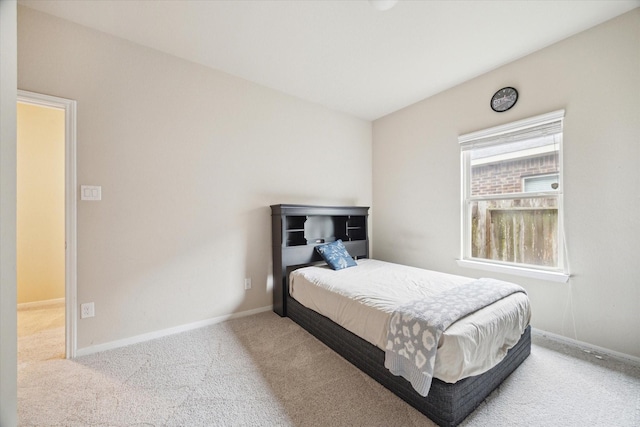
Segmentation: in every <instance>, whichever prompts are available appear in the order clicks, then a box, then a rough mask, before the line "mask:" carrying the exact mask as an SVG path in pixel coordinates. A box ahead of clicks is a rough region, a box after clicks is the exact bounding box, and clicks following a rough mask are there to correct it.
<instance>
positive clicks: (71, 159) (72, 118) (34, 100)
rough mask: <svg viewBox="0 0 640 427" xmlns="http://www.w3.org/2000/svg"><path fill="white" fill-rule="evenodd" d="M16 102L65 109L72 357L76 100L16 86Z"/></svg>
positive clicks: (70, 343)
mask: <svg viewBox="0 0 640 427" xmlns="http://www.w3.org/2000/svg"><path fill="white" fill-rule="evenodd" d="M18 102H22V103H25V104H33V105H40V106H43V107H50V108H59V109H63V110H64V112H65V114H64V117H65V132H64V135H65V144H64V147H65V167H64V170H65V177H64V182H65V201H64V204H65V215H64V216H65V242H66V253H65V276H64V277H65V336H66V339H65V342H66V348H65V354H66V357H67V359H73V358H74V357H76V350H77V348H78V339H77V319H78V304H77V300H78V296H77V277H78V267H77V256H78V252H77V185H76V179H77V178H76V101H74V100H71V99H65V98H59V97H57V96H50V95H43V94H40V93H34V92H27V91H24V90H19V89H18Z"/></svg>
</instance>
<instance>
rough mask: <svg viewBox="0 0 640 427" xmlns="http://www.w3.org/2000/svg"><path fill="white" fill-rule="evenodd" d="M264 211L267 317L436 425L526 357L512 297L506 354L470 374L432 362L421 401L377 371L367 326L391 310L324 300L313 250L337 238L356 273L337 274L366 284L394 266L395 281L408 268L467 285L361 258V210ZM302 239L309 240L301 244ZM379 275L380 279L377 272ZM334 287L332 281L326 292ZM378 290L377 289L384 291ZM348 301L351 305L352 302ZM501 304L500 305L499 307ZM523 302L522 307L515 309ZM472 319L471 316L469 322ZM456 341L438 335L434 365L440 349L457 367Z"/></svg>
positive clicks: (523, 329) (374, 338) (379, 362)
mask: <svg viewBox="0 0 640 427" xmlns="http://www.w3.org/2000/svg"><path fill="white" fill-rule="evenodd" d="M271 208H272V232H273V259H274V311H276V312H277V313H278V314H280V315H281V316H288V317H289V318H291V319H292V320H293V321H294V322H296V323H297V324H299V325H300V326H302V327H303V328H304V329H306V330H307V331H309V332H310V333H311V334H313V335H314V336H315V337H317V338H318V339H319V340H320V341H322V342H323V343H325V344H326V345H327V346H329V347H330V348H332V349H333V350H334V351H336V352H337V353H339V354H340V355H341V356H343V357H344V358H345V359H347V360H348V361H349V362H351V363H352V364H354V365H355V366H356V367H358V368H359V369H361V370H362V371H363V372H365V373H366V374H368V375H369V376H371V377H372V378H373V379H375V380H376V381H378V382H379V383H381V384H382V385H383V386H385V387H386V388H388V389H389V390H391V391H392V392H393V393H395V394H396V395H397V396H399V397H400V398H401V399H403V400H404V401H406V402H407V403H409V404H410V405H411V406H413V407H414V408H416V409H417V410H419V411H420V412H422V413H423V414H425V415H426V416H427V417H429V418H430V419H431V420H433V421H434V422H435V423H437V424H439V425H441V426H455V425H458V424H459V423H461V422H462V421H463V420H464V418H466V417H467V416H468V415H469V414H470V413H471V412H473V410H474V409H475V408H476V407H477V406H478V405H479V404H480V403H481V402H482V401H483V400H484V399H485V398H486V397H487V396H488V395H489V394H490V393H491V392H492V391H493V390H494V389H495V388H496V387H497V386H498V385H499V384H500V383H501V382H502V381H503V380H504V379H505V378H506V377H507V376H508V375H509V374H510V373H511V372H513V371H514V370H515V369H516V368H517V367H518V366H519V365H520V364H521V363H522V362H523V361H524V360H525V359H526V357H527V356H528V355H529V353H530V348H531V337H530V327H529V326H528V320H529V318H528V316H529V313H528V302H527V303H526V304H524V303H523V302H522V296H521V295H519V296H518V297H516V298H515V299H517V300H518V301H519V303H518V304H520V306H521V310H522V311H523V313H522V314H521V318H520V320H519V321H518V322H519V323H518V325H515V326H514V330H516V331H517V332H513V331H511V332H510V335H509V336H508V337H507V338H505V339H506V341H508V342H507V344H505V346H506V347H510V349H509V350H508V351H507V350H506V347H505V349H504V351H506V355H504V354H499V355H497V356H495V355H494V356H487V358H488V359H491V358H492V357H493V358H494V359H496V360H488V361H487V360H484V359H485V357H479V358H477V359H478V360H476V362H478V363H476V366H471V368H465V367H464V366H461V364H460V363H457V362H456V363H453V364H452V366H453V367H452V366H446V367H444V368H443V367H442V366H438V365H437V364H436V365H437V366H436V372H435V373H434V378H433V381H432V382H431V386H430V389H429V391H428V395H427V396H426V397H423V396H421V395H420V394H418V392H416V390H415V389H414V388H413V386H412V385H411V384H410V383H409V381H407V380H406V379H405V378H403V377H401V376H396V375H393V374H392V373H391V372H390V371H389V370H387V369H386V368H385V367H384V365H385V351H384V350H383V349H382V348H381V347H383V346H384V343H383V341H384V336H383V332H384V331H380V330H379V329H380V328H379V327H375V326H372V325H376V324H378V325H379V324H384V323H385V322H387V319H388V316H389V312H390V309H389V308H388V307H386V308H383V309H382V310H378V311H379V312H382V314H379V313H378V314H377V315H376V314H375V310H374V311H371V310H370V308H367V307H364V308H363V307H361V304H360V303H359V302H357V303H353V297H349V296H345V295H342V293H344V292H343V291H338V294H340V295H339V298H347V300H344V301H343V302H340V301H339V300H338V301H337V302H336V301H335V300H334V301H331V300H328V301H325V298H324V297H325V296H326V295H325V294H327V295H328V294H330V293H331V292H327V290H326V289H323V288H314V287H313V286H311V285H316V284H315V283H313V282H316V281H319V282H322V277H323V276H327V275H328V277H330V278H331V277H334V276H335V275H332V270H329V269H328V268H327V267H326V266H324V263H323V262H322V258H321V257H320V255H319V254H318V252H317V251H316V250H315V249H316V246H318V245H323V244H325V243H327V242H332V241H335V240H338V239H340V240H344V246H345V248H346V249H347V250H348V251H349V254H350V255H352V256H353V258H355V259H356V260H357V261H356V262H357V263H358V266H357V267H355V268H349V269H345V270H342V271H343V272H347V274H346V275H345V274H342V276H345V277H346V276H349V277H352V276H353V277H355V276H357V275H358V274H359V272H364V275H365V276H367V275H369V279H365V280H371V278H372V277H383V276H384V275H385V274H391V273H389V272H390V271H391V272H393V271H395V270H394V269H398V268H400V269H401V270H400V271H402V273H401V274H400V275H403V274H405V273H407V271H406V269H407V268H408V269H409V270H415V271H409V273H412V274H413V273H416V274H418V276H420V275H421V274H422V275H426V277H427V279H425V280H427V281H432V282H434V283H438V282H439V281H444V282H447V281H448V282H449V283H448V284H449V285H450V284H457V283H461V282H462V281H464V280H470V279H467V278H463V277H461V276H452V275H443V274H442V273H436V272H428V271H426V270H420V269H412V268H411V267H404V266H397V265H396V264H388V263H384V262H381V261H377V260H370V259H368V258H369V251H368V234H367V233H366V229H367V223H366V222H367V214H368V208H366V207H323V206H304V205H273V206H272V207H271ZM307 222H309V224H310V226H309V227H307V226H306V225H305V224H306V223H307ZM363 229H364V231H363ZM353 231H355V232H353ZM296 236H297V237H296ZM301 236H306V237H308V238H301ZM385 271H386V272H387V273H384V272H385ZM381 272H382V273H381ZM333 273H336V272H333ZM394 274H395V273H394ZM394 274H392V275H394ZM386 280H387V278H386V277H384V278H381V280H380V282H381V283H382V282H385V281H386ZM445 284H446V283H445ZM334 285H335V283H331V284H330V286H329V287H333V286H334ZM379 285H380V284H379ZM380 286H382V287H384V285H380ZM443 286H444V285H443ZM318 289H320V290H318ZM374 294H375V292H374ZM379 296H380V295H374V297H373V298H374V300H376V301H378V304H375V303H374V304H373V305H378V306H380V305H381V306H383V307H384V306H385V304H386V302H380V300H379V298H378V297H379ZM296 298H297V299H296ZM349 298H351V302H349ZM509 298H511V297H509ZM355 299H356V301H357V300H358V297H356V298H355ZM505 299H506V298H505ZM525 299H526V297H525ZM502 303H503V304H504V301H502ZM523 304H524V308H522V307H523ZM348 305H352V306H354V305H355V306H356V312H358V310H360V311H359V312H358V315H357V316H355V320H354V317H351V318H347V319H346V320H345V319H341V318H340V314H341V313H344V312H345V311H348V310H346V309H345V307H346V306H348ZM332 307H334V309H332ZM335 307H340V309H335ZM379 308H380V307H378V309H379ZM482 310H483V313H481V314H480V315H479V316H480V317H482V316H483V315H489V316H491V313H490V312H491V308H487V309H482ZM487 313H488V314H487ZM476 315H477V314H476V313H474V314H473V315H471V316H468V317H472V316H476ZM375 316H378V318H375ZM385 316H386V317H385ZM358 317H365V318H367V319H368V321H367V322H364V326H363V325H362V324H361V325H358V321H357V319H358ZM463 320H465V319H463ZM461 322H462V321H461ZM461 328H462V330H464V325H463V326H462V327H460V326H459V325H457V323H456V324H454V325H452V327H451V328H450V329H453V330H454V332H455V330H456V329H461ZM500 329H502V327H500ZM354 332H355V333H354ZM462 335H464V333H463V334H462ZM459 339H460V337H457V336H456V334H455V333H453V334H451V336H445V335H443V337H442V340H441V344H440V346H439V350H438V352H439V353H438V354H439V356H438V359H437V360H444V359H445V357H441V356H440V352H441V350H442V349H443V348H444V350H442V351H443V353H442V354H445V355H446V356H447V357H446V359H454V360H456V359H457V360H458V361H459V360H460V359H465V358H468V355H466V356H460V357H456V356H455V354H456V353H455V352H456V345H459V344H460V343H457V341H458V340H459ZM501 339H502V338H501ZM447 342H451V343H453V344H452V345H450V346H449V347H447V346H446V345H444V344H443V343H447ZM456 343H457V344H456ZM480 353H482V352H480ZM485 362H486V363H485ZM472 365H473V363H472ZM494 365H495V366H494Z"/></svg>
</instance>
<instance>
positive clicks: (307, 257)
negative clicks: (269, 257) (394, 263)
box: [271, 205, 369, 316]
mask: <svg viewBox="0 0 640 427" xmlns="http://www.w3.org/2000/svg"><path fill="white" fill-rule="evenodd" d="M368 216H369V207H366V206H309V205H272V206H271V242H272V247H271V249H272V253H273V311H275V312H276V313H278V314H279V315H280V316H286V315H287V295H288V293H289V273H290V272H291V270H293V269H295V268H297V267H301V266H304V265H309V264H315V263H320V262H322V258H321V257H320V255H319V254H318V253H317V252H316V250H315V247H316V246H317V245H319V244H322V243H328V242H332V241H335V240H337V239H340V240H342V241H343V242H344V245H345V247H346V248H347V251H349V254H350V255H351V256H352V257H354V258H356V259H357V258H368V257H369V231H368V230H369V229H368Z"/></svg>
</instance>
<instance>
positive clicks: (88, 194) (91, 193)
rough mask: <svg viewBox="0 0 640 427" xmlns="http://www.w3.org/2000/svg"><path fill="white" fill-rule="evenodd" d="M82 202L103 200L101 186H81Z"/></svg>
mask: <svg viewBox="0 0 640 427" xmlns="http://www.w3.org/2000/svg"><path fill="white" fill-rule="evenodd" d="M80 200H102V187H101V186H99V185H81V186H80Z"/></svg>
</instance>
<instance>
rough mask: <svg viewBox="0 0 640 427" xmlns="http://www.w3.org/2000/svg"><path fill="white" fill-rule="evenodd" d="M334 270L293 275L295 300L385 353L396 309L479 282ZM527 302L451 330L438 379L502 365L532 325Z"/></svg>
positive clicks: (371, 264)
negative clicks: (390, 321) (456, 287)
mask: <svg viewBox="0 0 640 427" xmlns="http://www.w3.org/2000/svg"><path fill="white" fill-rule="evenodd" d="M357 262H358V266H356V267H351V268H346V269H343V270H338V271H334V270H331V269H330V268H329V267H327V266H314V267H304V268H300V269H298V270H295V271H293V272H292V273H291V277H290V282H289V283H290V284H289V292H290V294H291V296H292V297H293V298H295V299H296V300H297V301H298V302H300V303H301V304H302V305H304V306H305V307H307V308H310V309H312V310H314V311H316V312H318V313H320V314H322V315H324V316H326V317H328V318H329V319H331V320H332V321H334V322H336V323H337V324H339V325H340V326H342V327H343V328H345V329H347V330H349V331H351V332H353V333H354V334H356V335H358V336H360V337H361V338H363V339H365V340H367V341H369V342H370V343H371V344H373V345H376V346H378V347H379V348H381V349H382V350H384V347H385V344H386V338H387V324H388V321H389V317H390V316H391V314H392V313H393V311H394V310H395V308H396V307H398V306H399V305H401V304H404V303H406V302H408V301H411V300H414V299H418V298H421V297H427V296H431V295H434V294H437V293H438V292H440V291H442V290H444V289H446V288H447V287H451V286H456V285H461V284H464V283H467V282H470V281H472V280H474V279H470V278H468V277H462V276H454V275H451V274H446V273H438V272H435V271H429V270H423V269H419V268H414V267H408V266H403V265H399V264H392V263H388V262H384V261H378V260H372V259H362V260H358V261H357ZM530 318H531V311H530V307H529V299H528V297H527V296H526V295H525V294H524V293H522V292H518V293H516V294H513V295H510V296H508V297H506V298H504V299H502V300H500V301H497V302H495V303H494V304H492V305H490V306H488V307H485V308H483V309H481V310H478V311H477V312H475V313H473V314H470V315H469V316H466V317H464V318H462V319H460V320H459V321H457V322H456V323H454V324H453V325H451V326H450V327H449V328H448V329H447V330H446V331H445V332H444V334H443V335H442V337H441V339H440V342H439V343H438V353H437V356H436V364H435V371H434V376H435V377H436V378H439V379H440V380H442V381H445V382H449V383H454V382H456V381H458V380H460V379H462V378H466V377H469V376H473V375H478V374H481V373H483V372H486V371H488V370H489V369H491V368H492V367H493V366H495V365H496V364H498V363H499V362H500V361H501V360H502V359H503V358H504V356H505V355H506V354H507V350H509V349H510V348H511V347H513V346H514V345H515V344H516V343H517V342H518V340H519V339H520V336H521V335H522V333H523V332H524V329H525V328H526V327H527V325H528V324H529V320H530Z"/></svg>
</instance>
